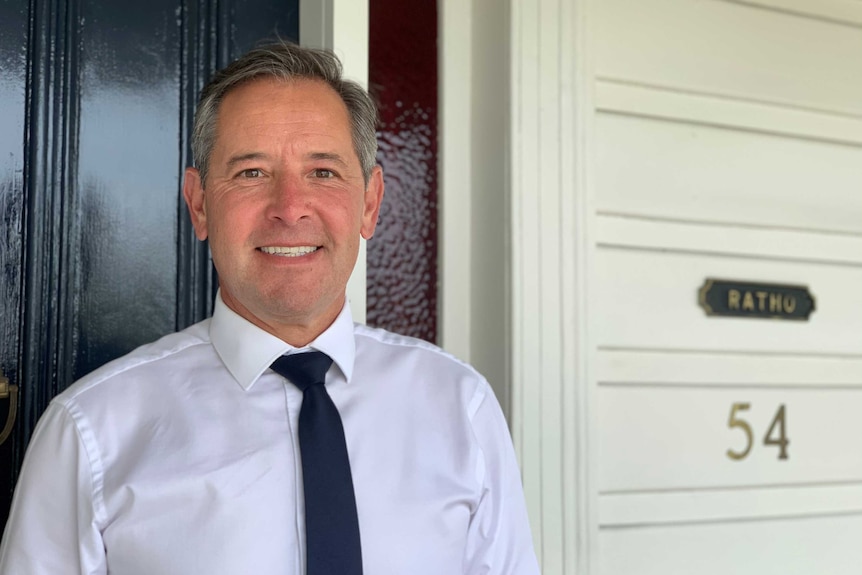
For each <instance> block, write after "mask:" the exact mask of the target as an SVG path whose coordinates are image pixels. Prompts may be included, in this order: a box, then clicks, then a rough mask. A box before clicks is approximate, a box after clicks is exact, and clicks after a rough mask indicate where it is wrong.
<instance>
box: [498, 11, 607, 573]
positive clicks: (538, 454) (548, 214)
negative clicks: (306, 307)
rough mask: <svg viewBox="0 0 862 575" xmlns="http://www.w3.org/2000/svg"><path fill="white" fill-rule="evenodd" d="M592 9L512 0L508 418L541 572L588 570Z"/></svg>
mask: <svg viewBox="0 0 862 575" xmlns="http://www.w3.org/2000/svg"><path fill="white" fill-rule="evenodd" d="M585 10H586V8H585V2H583V1H579V0H512V18H511V38H512V47H511V58H512V61H511V76H512V77H511V117H512V136H511V171H512V189H511V225H512V238H511V243H512V253H511V258H512V279H511V282H512V286H511V289H512V301H511V308H512V334H511V337H512V349H511V357H512V399H513V400H512V413H511V422H512V427H513V435H514V439H515V445H516V448H517V451H518V455H519V458H520V461H521V465H522V468H523V479H524V488H525V492H526V496H527V501H528V506H529V510H530V518H531V524H532V528H533V533H534V539H535V541H536V545H537V552H538V554H539V558H540V562H541V565H542V572H543V573H544V574H545V575H558V574H562V573H567V574H571V573H588V572H594V571H590V569H589V563H590V557H589V549H590V539H591V537H590V533H592V532H593V529H592V528H591V525H593V524H594V520H593V519H592V518H591V513H592V510H591V505H590V496H591V495H590V490H589V489H588V484H589V483H590V482H589V473H588V470H589V466H588V465H587V463H588V461H589V460H590V457H589V451H590V445H591V443H590V437H589V430H590V429H591V426H590V422H589V414H590V409H589V408H588V406H589V405H590V404H591V401H590V399H591V391H590V389H591V386H590V385H589V378H588V365H587V358H588V347H587V337H586V336H587V334H586V330H587V325H588V322H587V317H586V314H587V312H588V309H587V306H586V302H587V293H586V282H585V276H586V274H585V270H586V268H587V257H588V248H587V246H588V245H589V244H588V236H589V234H590V229H589V218H588V217H587V204H588V186H587V182H588V177H587V176H588V174H587V168H588V166H589V161H588V157H589V148H588V145H587V143H588V138H587V133H588V121H589V119H590V114H589V110H590V107H589V106H590V103H589V86H590V82H588V79H589V70H588V63H589V61H588V59H587V53H586V51H587V50H586V49H587V46H588V43H587V41H586V32H587V29H586V28H587V27H586V24H585V18H584V16H585V14H584V11H585Z"/></svg>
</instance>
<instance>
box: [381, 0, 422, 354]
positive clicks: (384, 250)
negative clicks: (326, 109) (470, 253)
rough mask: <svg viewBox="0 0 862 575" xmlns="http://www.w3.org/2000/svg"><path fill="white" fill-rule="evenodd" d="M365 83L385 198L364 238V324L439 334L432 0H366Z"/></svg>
mask: <svg viewBox="0 0 862 575" xmlns="http://www.w3.org/2000/svg"><path fill="white" fill-rule="evenodd" d="M370 6H371V40H370V46H369V56H370V62H369V84H370V86H371V87H372V90H373V91H374V92H375V95H376V97H377V99H378V101H379V104H380V129H379V131H378V140H379V143H380V149H379V151H378V154H377V160H378V161H379V162H380V164H381V165H382V166H383V171H384V174H385V180H386V198H385V200H384V201H383V206H382V207H381V209H380V225H379V226H378V228H377V231H376V232H375V235H374V238H373V239H372V240H371V241H370V242H368V263H367V269H368V272H367V278H368V284H367V290H368V310H367V317H368V323H369V324H372V325H375V326H379V327H384V328H387V329H391V330H393V331H396V332H400V333H403V334H407V335H412V336H414V337H420V338H422V339H425V340H428V341H430V342H435V341H436V339H437V2H436V1H435V0H416V1H413V2H401V1H399V0H372V2H371V3H370Z"/></svg>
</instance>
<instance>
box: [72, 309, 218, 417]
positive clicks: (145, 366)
mask: <svg viewBox="0 0 862 575" xmlns="http://www.w3.org/2000/svg"><path fill="white" fill-rule="evenodd" d="M209 323H210V320H209V319H206V320H204V321H201V322H198V323H196V324H194V325H191V326H189V327H187V328H186V329H184V330H182V331H178V332H174V333H170V334H167V335H165V336H162V337H161V338H159V339H157V340H155V341H153V342H150V343H147V344H144V345H142V346H140V347H137V348H135V349H134V350H132V351H130V352H129V353H127V354H126V355H124V356H121V357H118V358H117V359H114V360H112V361H109V362H108V363H106V364H105V365H103V366H101V367H99V368H97V369H95V370H94V371H92V372H90V373H89V374H87V375H85V376H84V377H82V378H81V379H79V380H77V381H76V382H75V383H74V384H72V385H71V386H70V387H69V388H68V389H66V390H65V391H64V392H62V393H61V394H60V395H58V396H57V397H56V398H55V400H56V401H59V402H61V403H66V402H67V401H69V400H72V399H73V398H75V397H78V396H80V395H82V394H85V393H87V392H90V391H92V390H94V389H97V388H99V387H102V386H104V385H106V384H110V383H111V382H114V381H120V380H123V379H127V378H134V377H147V373H148V372H149V371H152V372H153V373H157V372H158V371H159V369H160V364H161V362H163V361H166V360H170V359H174V358H176V357H177V356H178V355H182V354H184V353H188V352H190V351H191V350H194V349H195V348H196V347H198V346H201V345H206V346H209V345H210V337H209Z"/></svg>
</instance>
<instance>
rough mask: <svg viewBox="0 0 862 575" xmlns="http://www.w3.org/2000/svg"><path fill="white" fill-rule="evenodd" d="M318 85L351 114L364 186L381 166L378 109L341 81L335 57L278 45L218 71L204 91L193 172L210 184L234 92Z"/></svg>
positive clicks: (358, 88)
mask: <svg viewBox="0 0 862 575" xmlns="http://www.w3.org/2000/svg"><path fill="white" fill-rule="evenodd" d="M263 77H270V78H277V79H280V80H285V81H290V80H297V79H306V80H319V81H321V82H324V83H326V84H327V85H329V87H330V88H332V89H333V90H334V91H335V93H337V94H338V95H339V96H340V97H341V100H342V101H343V102H344V105H345V106H347V111H348V112H349V113H350V121H351V131H352V138H353V147H354V149H355V150H356V155H357V157H358V158H359V163H360V165H361V166H362V175H363V177H364V178H365V182H366V183H367V182H368V178H369V177H370V176H371V170H372V168H374V166H375V164H376V163H377V160H376V156H377V136H376V130H377V107H376V106H375V105H374V102H373V100H372V99H371V97H370V96H369V95H368V93H367V92H366V91H365V90H364V89H363V88H362V86H360V85H359V84H357V83H356V82H353V81H351V80H345V79H344V78H342V69H341V62H340V61H339V60H338V58H337V57H336V56H335V55H334V54H332V53H331V52H327V51H325V50H315V49H312V48H303V47H300V46H297V45H295V44H290V43H287V42H280V43H276V44H268V45H265V46H261V47H259V48H255V49H254V50H251V51H250V52H248V53H247V54H245V55H244V56H242V57H240V58H239V59H238V60H236V61H234V62H233V63H231V64H229V65H228V66H227V67H226V68H223V69H222V70H219V71H218V72H216V74H215V75H214V76H213V78H212V79H211V80H210V81H209V83H207V85H206V86H204V88H203V90H201V95H200V98H199V100H198V109H197V113H196V114H195V123H194V129H193V132H192V154H193V155H194V162H195V166H196V167H197V168H198V170H199V171H200V174H201V179H203V180H204V181H206V177H207V175H208V172H209V161H210V154H211V153H212V148H213V144H214V143H215V138H216V124H217V121H218V111H219V107H220V105H221V101H222V99H223V98H224V97H225V95H227V94H228V93H229V92H230V91H231V90H232V89H234V88H236V87H237V86H239V85H241V84H243V83H244V82H248V81H249V80H252V79H255V78H258V79H259V78H263Z"/></svg>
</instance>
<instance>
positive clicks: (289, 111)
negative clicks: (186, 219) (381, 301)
mask: <svg viewBox="0 0 862 575" xmlns="http://www.w3.org/2000/svg"><path fill="white" fill-rule="evenodd" d="M183 194H184V196H185V199H186V202H187V203H188V206H189V210H190V212H191V216H192V223H193V225H194V228H195V233H196V235H197V237H198V238H199V239H201V240H203V239H206V238H209V242H210V249H211V251H212V257H213V261H214V263H215V266H216V269H217V270H218V273H219V280H220V285H221V293H222V298H223V299H224V301H225V303H226V304H227V305H228V306H229V307H230V308H231V309H233V310H234V311H236V312H237V313H239V314H240V315H242V316H243V317H245V318H246V319H248V320H249V321H251V322H252V323H255V324H257V325H258V326H260V327H262V328H264V329H266V330H267V331H269V332H270V333H274V334H275V335H278V336H279V337H282V339H285V340H286V341H288V342H289V343H291V344H294V345H304V344H305V343H308V341H310V340H311V339H313V338H314V337H316V336H317V335H318V334H319V333H320V332H321V331H323V330H324V329H326V328H327V327H328V326H329V324H330V323H331V322H332V321H333V320H334V319H335V317H336V316H337V315H338V313H339V311H340V310H341V307H342V305H343V304H344V293H345V287H346V285H347V279H348V278H349V276H350V273H351V271H352V270H353V266H354V264H355V263H356V256H357V251H358V249H359V236H360V235H361V236H362V237H364V238H366V239H368V238H370V237H371V235H372V234H373V233H374V228H375V225H376V223H377V214H378V211H379V209H380V201H381V200H382V197H383V176H382V173H381V171H380V168H379V167H375V168H374V171H373V173H372V175H371V178H370V179H369V183H368V185H365V183H364V180H363V177H362V169H361V167H360V164H359V159H358V157H357V155H356V152H355V151H354V149H353V142H352V138H351V129H350V118H349V115H348V112H347V108H346V107H345V105H344V103H343V102H342V101H341V99H340V98H339V96H338V95H337V94H336V93H335V91H334V90H332V89H331V88H330V87H329V86H327V85H326V84H324V83H322V82H317V81H312V80H295V81H291V82H285V81H281V80H275V79H270V78H266V79H259V80H253V81H251V82H249V83H246V84H242V85H240V86H239V87H237V88H234V89H233V90H232V91H230V92H229V93H228V94H227V95H226V96H225V97H224V99H223V100H222V103H221V107H220V109H219V113H218V126H217V131H216V141H215V145H214V147H213V150H212V154H211V156H210V167H209V173H208V175H207V181H206V182H201V181H200V177H199V174H198V172H197V170H195V169H194V168H189V169H188V170H187V171H186V181H185V184H184V188H183ZM302 340H305V341H302Z"/></svg>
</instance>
